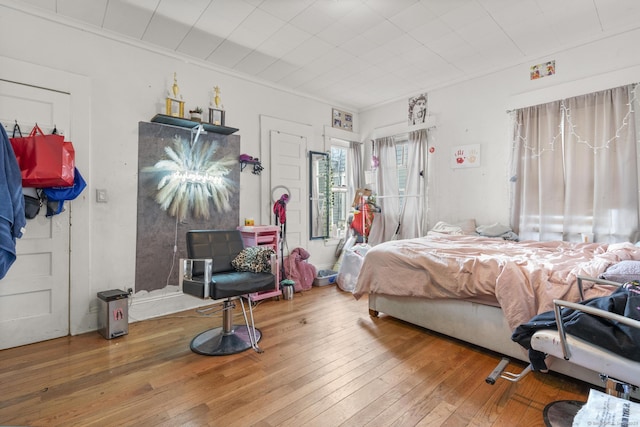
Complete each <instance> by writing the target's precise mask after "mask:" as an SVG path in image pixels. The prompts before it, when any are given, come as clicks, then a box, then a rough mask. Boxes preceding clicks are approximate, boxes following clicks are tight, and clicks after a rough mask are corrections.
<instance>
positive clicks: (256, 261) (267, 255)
mask: <svg viewBox="0 0 640 427" xmlns="http://www.w3.org/2000/svg"><path fill="white" fill-rule="evenodd" d="M275 253H276V252H275V251H274V250H273V249H272V248H269V247H263V246H251V247H249V248H244V249H243V250H242V251H241V252H240V253H239V254H238V256H237V257H235V259H234V260H233V261H231V265H233V268H235V269H236V270H237V271H250V272H252V273H270V272H271V255H272V254H275Z"/></svg>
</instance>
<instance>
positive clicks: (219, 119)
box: [209, 107, 224, 126]
mask: <svg viewBox="0 0 640 427" xmlns="http://www.w3.org/2000/svg"><path fill="white" fill-rule="evenodd" d="M209 123H211V124H212V125H216V126H224V110H221V109H219V108H211V107H209Z"/></svg>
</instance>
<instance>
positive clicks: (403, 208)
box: [368, 129, 427, 246]
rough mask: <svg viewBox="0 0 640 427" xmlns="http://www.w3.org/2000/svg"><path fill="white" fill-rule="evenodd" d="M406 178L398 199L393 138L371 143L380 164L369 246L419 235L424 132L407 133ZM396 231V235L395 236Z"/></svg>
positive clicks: (423, 191)
mask: <svg viewBox="0 0 640 427" xmlns="http://www.w3.org/2000/svg"><path fill="white" fill-rule="evenodd" d="M407 148H408V153H407V154H408V155H407V178H406V184H405V188H404V197H400V191H399V185H398V168H397V162H398V158H397V153H396V143H395V139H394V138H393V137H389V138H381V139H377V140H376V141H375V151H376V155H377V157H378V159H379V161H380V163H379V166H378V170H377V173H376V194H377V196H378V197H377V204H378V206H379V207H380V209H381V212H380V213H376V214H375V216H374V220H373V225H372V228H371V233H370V234H369V240H368V242H369V244H371V245H372V246H373V245H376V244H378V243H382V242H386V241H388V240H391V239H411V238H414V237H419V236H422V235H423V230H424V222H425V215H424V212H425V200H426V180H425V177H426V176H427V170H426V167H427V165H426V160H427V155H426V152H427V130H426V129H422V130H418V131H413V132H410V133H409V135H408V141H407ZM396 231H397V234H396Z"/></svg>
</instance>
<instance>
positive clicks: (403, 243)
mask: <svg viewBox="0 0 640 427" xmlns="http://www.w3.org/2000/svg"><path fill="white" fill-rule="evenodd" d="M623 260H640V247H637V246H635V245H633V244H631V243H628V242H626V243H615V244H597V243H570V242H535V241H523V242H516V241H509V240H504V239H502V238H492V237H484V236H471V235H449V234H443V233H436V232H429V233H428V235H427V236H425V237H421V238H417V239H408V240H399V241H390V242H385V243H382V244H379V245H377V246H374V247H373V248H371V249H370V250H369V251H368V252H367V254H366V256H365V258H364V261H363V264H362V268H361V270H360V273H359V275H358V281H357V283H356V288H355V289H354V291H353V294H354V296H355V297H356V298H360V297H362V296H363V295H365V294H367V295H368V299H369V312H370V314H371V315H372V316H376V317H377V316H379V315H380V314H381V313H384V314H386V315H389V316H392V317H395V318H397V319H400V320H403V321H406V322H410V323H412V324H415V325H418V326H421V327H423V328H427V329H430V330H433V331H435V332H439V333H442V334H445V335H448V336H451V337H453V338H457V339H460V340H463V341H466V342H469V343H471V344H475V345H478V346H481V347H484V348H486V349H489V350H492V351H495V352H498V353H501V354H503V355H506V356H509V357H512V358H516V359H519V360H522V361H528V360H527V353H526V352H525V351H524V349H523V348H522V347H520V346H519V345H518V344H516V343H515V342H513V341H512V340H511V334H512V331H513V330H514V329H515V327H516V326H518V325H519V324H521V323H525V322H527V321H529V320H530V319H531V318H532V317H533V316H534V315H536V314H538V313H541V312H545V311H548V310H552V309H553V300H554V299H564V300H568V301H579V299H580V298H579V291H578V287H577V286H576V284H575V282H576V277H577V276H578V275H582V276H589V277H598V276H600V275H601V274H603V273H604V272H605V271H606V270H607V268H608V267H609V266H611V265H615V264H616V263H619V262H620V261H623ZM612 290H613V289H612V288H611V287H609V286H605V285H600V284H594V283H588V284H586V286H585V290H584V292H585V298H591V297H597V296H604V295H608V294H610V293H611V292H612ZM550 368H551V370H554V371H556V372H559V373H562V374H566V375H569V376H571V377H574V378H578V379H580V380H583V381H587V382H590V383H592V384H595V385H601V383H600V380H599V377H598V374H597V373H595V372H591V371H586V370H582V369H577V368H576V367H575V365H570V364H568V363H566V362H564V361H563V360H557V361H555V362H554V363H553V365H552V366H551V367H550Z"/></svg>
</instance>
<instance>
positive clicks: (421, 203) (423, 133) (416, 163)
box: [397, 129, 427, 239]
mask: <svg viewBox="0 0 640 427" xmlns="http://www.w3.org/2000/svg"><path fill="white" fill-rule="evenodd" d="M408 148H409V162H410V163H409V164H408V168H407V183H406V187H405V192H404V193H405V195H406V197H404V200H403V206H402V207H401V214H400V229H399V230H398V231H399V232H398V236H397V237H398V238H399V239H411V238H413V237H419V236H422V235H423V232H422V231H423V221H424V207H425V191H426V185H425V176H426V175H427V170H426V159H427V130H426V129H421V130H417V131H413V132H410V133H409V143H408Z"/></svg>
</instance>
